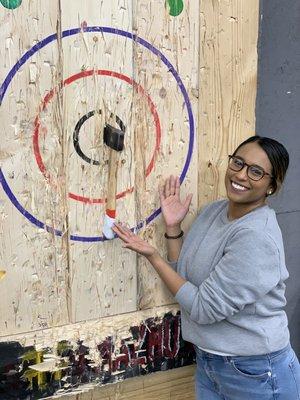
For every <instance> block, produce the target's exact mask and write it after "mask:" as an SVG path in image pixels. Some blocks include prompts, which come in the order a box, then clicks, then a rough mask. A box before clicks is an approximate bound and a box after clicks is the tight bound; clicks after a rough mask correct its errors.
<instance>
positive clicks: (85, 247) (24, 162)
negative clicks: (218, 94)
mask: <svg viewBox="0 0 300 400" xmlns="http://www.w3.org/2000/svg"><path fill="white" fill-rule="evenodd" d="M193 7H194V8H193ZM169 11H170V10H169V9H168V8H167V7H166V4H165V2H164V1H161V2H157V3H156V4H155V12H156V13H157V15H161V16H162V18H161V20H158V21H156V23H155V24H154V23H153V14H152V15H151V7H150V5H149V4H148V2H144V3H143V2H138V3H136V4H135V3H134V2H132V1H129V0H128V1H124V2H123V3H122V5H120V3H119V2H117V1H116V2H109V3H107V2H99V1H98V0H89V1H87V2H84V3H80V2H75V3H73V4H72V5H70V3H67V2H66V1H61V2H51V6H50V3H49V2H40V1H31V2H26V1H23V2H22V3H21V4H20V5H19V6H18V7H16V8H14V9H13V10H8V9H7V8H6V7H1V10H0V12H1V18H2V21H3V24H2V25H1V30H2V33H1V35H2V37H4V38H5V40H4V41H3V45H2V47H1V59H2V60H3V63H2V64H1V69H2V75H1V76H2V86H1V92H0V93H1V121H2V125H3V132H2V148H1V183H2V188H3V190H2V191H1V206H2V208H3V216H4V217H5V223H4V224H3V245H2V249H1V251H2V254H1V258H2V264H3V268H4V269H5V270H6V271H7V275H6V277H5V284H4V285H3V290H6V294H5V296H4V298H5V301H4V302H3V303H2V304H1V312H2V315H3V316H5V317H4V318H2V319H1V331H2V332H3V333H5V334H11V333H17V332H24V331H29V330H32V329H39V328H41V327H43V328H45V327H51V326H55V325H60V324H65V323H69V322H77V321H81V320H86V319H93V318H99V317H102V316H109V315H114V314H120V313H124V312H131V311H135V310H138V309H140V308H149V307H152V306H160V305H164V304H168V303H172V302H174V301H173V299H172V298H171V296H170V295H169V294H168V293H167V292H166V290H165V289H164V287H163V285H162V284H161V283H160V281H159V280H158V278H157V276H156V274H155V273H154V272H153V271H151V270H150V269H149V267H148V266H147V265H145V263H144V262H143V261H142V260H140V259H139V258H138V257H137V256H136V255H135V254H133V253H130V252H127V251H124V250H123V249H122V247H121V245H120V243H119V241H118V240H116V239H114V240H111V241H105V240H104V237H103V234H102V229H103V216H104V214H105V202H106V196H107V191H108V187H107V177H108V173H109V171H108V149H107V146H106V145H105V144H104V142H103V130H104V126H105V124H107V123H110V124H114V125H115V126H116V127H118V128H120V129H121V130H123V131H124V134H125V139H124V143H125V145H124V149H123V151H122V152H120V154H118V159H119V165H118V179H117V181H118V183H117V195H116V198H117V219H119V220H121V221H124V222H126V223H127V224H128V225H129V226H130V227H132V228H134V229H136V230H137V231H141V234H144V235H146V236H147V237H149V238H150V240H152V241H153V242H154V243H156V244H157V245H158V246H160V247H161V249H162V252H164V245H163V244H162V243H161V242H160V240H161V239H160V234H161V232H160V230H161V229H163V227H161V225H162V224H161V220H160V209H159V201H158V195H157V186H158V184H159V183H161V181H162V179H163V178H165V177H166V176H168V174H169V173H171V172H173V173H175V174H178V175H180V177H181V180H182V182H184V181H185V179H186V178H187V176H188V173H189V171H191V166H192V165H193V167H194V168H195V165H196V161H197V160H196V159H194V161H193V160H192V153H193V150H194V145H195V121H196V117H195V116H196V114H195V113H196V110H197V108H196V107H194V108H193V102H194V103H195V100H196V97H195V96H194V95H193V94H192V90H193V89H194V90H196V89H197V84H198V82H197V65H198V54H197V53H195V51H194V49H195V46H196V43H197V40H198V30H197V29H198V28H197V26H198V23H197V21H196V16H197V14H198V6H197V4H194V6H189V7H187V9H186V10H185V12H184V13H183V14H182V15H181V17H180V19H178V21H177V20H175V19H174V18H173V19H172V18H171V16H170V15H169ZM149 13H150V14H149ZM192 16H194V19H195V21H194V23H193V24H191V21H190V18H191V17H192ZM148 18H149V21H147V23H146V24H145V23H144V22H143V21H145V20H147V19H148ZM151 18H152V22H151ZM166 18H167V19H169V32H168V33H167V31H166V28H165V26H164V25H165V21H166ZM188 19H189V31H188V32H185V28H184V26H185V23H188ZM180 30H181V32H182V33H184V35H183V36H182V37H181V35H180V34H179V33H180ZM179 46H180V47H179ZM181 48H182V50H181ZM180 53H182V55H183V56H184V57H180ZM181 58H182V59H181ZM193 162H194V164H193ZM191 183H192V177H189V187H190V186H191ZM154 291H155V293H154Z"/></svg>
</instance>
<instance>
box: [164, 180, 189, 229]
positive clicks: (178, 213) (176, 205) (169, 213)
mask: <svg viewBox="0 0 300 400" xmlns="http://www.w3.org/2000/svg"><path fill="white" fill-rule="evenodd" d="M159 198H160V205H161V211H162V215H163V217H164V220H165V224H166V226H167V227H175V226H178V225H180V224H181V222H182V221H183V219H184V217H185V216H186V214H187V213H188V211H189V208H190V204H191V201H192V194H189V195H188V196H187V197H186V198H185V200H184V201H183V202H182V201H181V200H180V180H179V177H178V176H176V177H174V176H173V175H171V176H170V177H169V178H167V179H166V181H165V183H164V185H162V186H160V187H159Z"/></svg>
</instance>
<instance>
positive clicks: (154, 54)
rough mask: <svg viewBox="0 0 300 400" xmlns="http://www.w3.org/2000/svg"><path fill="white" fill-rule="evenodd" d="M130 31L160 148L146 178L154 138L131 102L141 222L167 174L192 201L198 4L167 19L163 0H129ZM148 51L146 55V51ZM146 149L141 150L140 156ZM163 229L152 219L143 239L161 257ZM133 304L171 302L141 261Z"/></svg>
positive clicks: (137, 74) (144, 111)
mask: <svg viewBox="0 0 300 400" xmlns="http://www.w3.org/2000/svg"><path fill="white" fill-rule="evenodd" d="M133 10H134V12H133V15H134V28H135V31H136V32H137V35H138V36H139V37H141V38H145V39H146V40H147V41H148V42H149V45H146V46H145V45H142V44H141V43H140V42H139V41H138V40H137V41H136V43H135V47H134V67H135V69H134V74H135V77H136V79H137V80H138V82H139V83H140V84H141V85H142V86H143V87H144V88H145V89H146V90H147V92H148V93H149V94H150V95H151V97H152V98H153V100H154V103H155V106H156V108H157V111H158V115H159V119H160V124H161V144H160V147H159V151H158V154H157V157H156V165H155V168H154V170H153V172H152V173H151V174H150V175H149V176H147V179H145V175H146V174H145V166H146V165H147V161H148V159H147V156H148V154H147V148H148V146H149V144H150V143H149V142H150V138H151V137H153V125H152V124H151V122H150V120H149V113H148V111H147V109H146V107H145V104H143V103H141V102H140V101H139V99H138V98H136V97H135V98H134V99H133V110H134V112H135V115H134V117H135V119H136V124H135V129H136V131H135V137H136V147H135V159H136V163H137V165H138V166H144V169H143V168H142V169H141V168H136V176H135V179H136V182H137V185H136V186H137V187H138V188H139V190H138V191H137V193H136V202H135V204H136V212H137V217H138V219H141V220H144V219H145V216H150V217H151V215H152V213H153V210H155V209H156V208H157V207H158V206H159V201H158V193H157V187H158V184H159V183H162V182H163V181H164V179H165V178H166V177H168V176H169V175H170V174H174V175H178V176H180V177H181V178H182V181H183V185H182V197H183V198H184V197H185V196H186V195H187V194H188V193H190V192H193V193H194V196H195V197H194V198H195V200H196V199H197V190H198V189H197V188H198V185H197V173H195V172H196V171H197V168H198V167H197V165H198V160H197V156H196V154H195V148H196V147H195V136H196V130H195V126H194V124H195V122H196V121H197V111H198V110H197V104H198V65H199V2H185V5H184V9H183V11H182V12H181V13H180V14H179V15H178V16H176V17H173V16H171V15H170V10H169V8H168V6H167V2H165V1H156V2H149V1H145V0H142V1H134V6H133ZM149 50H150V51H149ZM145 150H146V151H145ZM196 208H197V204H196V201H195V202H193V203H192V206H191V212H190V214H189V216H188V217H187V219H186V221H185V225H184V229H187V227H188V226H189V225H190V223H191V220H192V219H193V218H194V215H195V210H196ZM163 232H164V225H163V223H162V220H161V218H157V219H154V220H153V222H152V223H151V224H150V226H147V227H146V228H145V229H144V231H143V233H142V234H143V235H144V237H145V238H146V239H147V240H149V241H150V242H151V243H152V244H153V245H154V246H156V247H157V248H159V250H160V251H161V252H162V254H163V255H165V252H166V250H165V240H164V239H163ZM138 273H139V275H138V285H139V286H138V290H139V293H138V301H139V308H141V309H145V308H149V307H153V306H156V305H159V304H170V303H172V302H174V299H173V297H172V296H171V295H170V293H169V292H168V291H167V290H166V289H165V287H164V284H163V283H162V282H161V280H160V278H159V277H158V276H157V275H156V273H155V272H153V269H152V268H151V267H150V266H149V264H148V263H147V262H146V261H145V260H144V259H143V258H139V259H138Z"/></svg>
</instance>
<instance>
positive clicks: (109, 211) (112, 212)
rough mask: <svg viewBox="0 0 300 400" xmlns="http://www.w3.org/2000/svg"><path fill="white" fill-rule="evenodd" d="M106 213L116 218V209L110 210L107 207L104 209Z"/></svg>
mask: <svg viewBox="0 0 300 400" xmlns="http://www.w3.org/2000/svg"><path fill="white" fill-rule="evenodd" d="M105 212H106V215H108V216H109V217H110V218H116V210H110V209H109V208H107V209H106V211H105Z"/></svg>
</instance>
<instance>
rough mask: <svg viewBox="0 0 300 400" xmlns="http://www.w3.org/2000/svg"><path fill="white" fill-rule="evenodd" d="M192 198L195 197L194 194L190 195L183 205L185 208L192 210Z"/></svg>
mask: <svg viewBox="0 0 300 400" xmlns="http://www.w3.org/2000/svg"><path fill="white" fill-rule="evenodd" d="M192 197H193V195H192V193H190V194H189V195H187V196H186V199H185V201H184V203H183V205H184V207H186V208H187V209H189V208H190V205H191V201H192Z"/></svg>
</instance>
